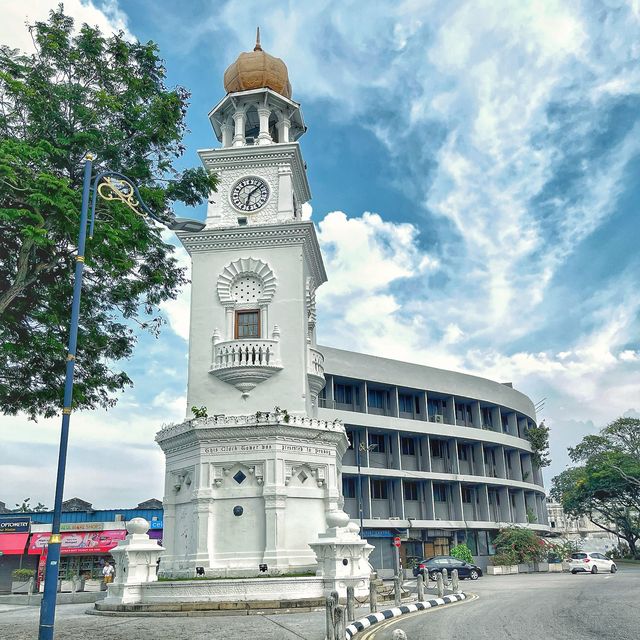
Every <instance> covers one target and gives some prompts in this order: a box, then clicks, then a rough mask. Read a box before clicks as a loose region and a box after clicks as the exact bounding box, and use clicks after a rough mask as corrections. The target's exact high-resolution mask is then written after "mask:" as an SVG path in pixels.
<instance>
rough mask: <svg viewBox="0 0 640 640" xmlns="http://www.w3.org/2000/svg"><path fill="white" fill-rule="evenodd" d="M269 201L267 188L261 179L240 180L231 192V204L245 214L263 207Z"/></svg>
mask: <svg viewBox="0 0 640 640" xmlns="http://www.w3.org/2000/svg"><path fill="white" fill-rule="evenodd" d="M268 199H269V187H268V186H267V183H266V182H265V181H264V180H262V179H261V178H242V179H241V180H238V182H236V184H235V185H234V187H233V189H232V190H231V204H233V206H234V207H235V208H236V209H239V210H240V211H244V212H245V213H253V212H254V211H257V210H258V209H261V208H262V207H264V205H265V204H267V200H268Z"/></svg>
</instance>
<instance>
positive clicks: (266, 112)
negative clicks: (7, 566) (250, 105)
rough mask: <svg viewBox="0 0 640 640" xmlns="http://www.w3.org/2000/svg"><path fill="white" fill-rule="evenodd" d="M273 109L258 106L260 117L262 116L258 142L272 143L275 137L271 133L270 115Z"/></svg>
mask: <svg viewBox="0 0 640 640" xmlns="http://www.w3.org/2000/svg"><path fill="white" fill-rule="evenodd" d="M270 116H271V109H269V107H258V117H259V118H260V133H259V134H258V144H271V143H272V142H273V139H272V138H271V134H270V133H269V117H270Z"/></svg>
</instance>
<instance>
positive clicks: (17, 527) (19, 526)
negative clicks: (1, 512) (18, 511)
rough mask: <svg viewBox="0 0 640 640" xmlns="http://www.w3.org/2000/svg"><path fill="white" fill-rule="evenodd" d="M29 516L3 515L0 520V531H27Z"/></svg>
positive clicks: (29, 523) (29, 521) (29, 522)
mask: <svg viewBox="0 0 640 640" xmlns="http://www.w3.org/2000/svg"><path fill="white" fill-rule="evenodd" d="M30 526H31V516H4V517H3V518H2V520H0V533H29V527H30Z"/></svg>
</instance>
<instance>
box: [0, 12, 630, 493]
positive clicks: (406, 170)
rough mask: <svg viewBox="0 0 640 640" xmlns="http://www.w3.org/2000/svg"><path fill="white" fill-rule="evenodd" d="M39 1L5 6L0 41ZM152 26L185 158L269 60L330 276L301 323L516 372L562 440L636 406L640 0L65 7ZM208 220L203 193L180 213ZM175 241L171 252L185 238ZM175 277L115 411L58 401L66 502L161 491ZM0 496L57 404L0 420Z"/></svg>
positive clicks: (182, 363) (180, 329)
mask: <svg viewBox="0 0 640 640" xmlns="http://www.w3.org/2000/svg"><path fill="white" fill-rule="evenodd" d="M55 4H57V2H51V3H49V2H44V1H36V0H25V1H24V2H21V3H13V2H11V3H9V2H7V1H6V0H5V1H4V2H1V3H0V10H2V13H3V16H4V17H5V18H6V19H5V20H4V21H3V22H4V24H3V26H2V27H0V35H1V40H2V42H6V43H10V44H12V45H14V46H23V47H28V46H29V42H28V39H27V38H26V37H25V34H24V30H23V28H22V24H23V23H24V20H25V17H27V16H28V17H29V18H30V19H34V18H36V19H39V18H41V17H42V15H43V13H44V12H45V11H46V8H47V6H53V5H55ZM65 5H66V8H67V11H68V12H69V13H71V14H72V15H74V16H76V17H78V19H79V20H81V21H82V20H86V21H89V22H91V23H92V24H99V25H100V26H101V27H103V29H105V30H106V29H113V28H123V29H125V30H126V31H127V32H128V33H129V34H131V37H137V38H139V39H140V40H143V41H146V40H149V39H151V40H154V41H156V42H157V43H158V45H159V47H160V50H161V53H162V55H163V57H164V58H165V60H166V65H167V69H168V73H169V82H170V83H171V84H181V85H183V86H186V87H187V88H189V89H190V90H191V91H192V100H191V107H190V110H189V116H188V122H189V128H190V130H191V132H190V134H189V135H188V136H187V138H186V144H187V149H188V150H187V153H186V155H185V158H184V160H183V162H184V165H185V166H194V165H197V163H198V158H197V155H196V150H197V149H199V148H206V147H209V146H215V145H216V141H215V139H214V137H213V134H212V131H211V129H210V127H209V123H208V121H207V118H206V114H207V112H208V111H209V109H210V108H211V107H212V106H213V105H214V104H215V103H216V102H218V100H219V99H220V98H221V97H222V96H223V87H222V75H223V72H224V70H225V68H226V67H227V66H228V64H230V63H231V62H232V61H233V60H234V59H235V57H236V56H237V55H238V53H239V52H240V51H246V50H250V49H251V48H252V45H253V42H254V37H255V27H256V26H257V25H260V27H261V32H262V44H263V46H264V48H265V50H267V51H268V52H269V53H272V54H273V55H276V56H279V57H281V58H282V59H283V60H285V62H286V63H287V65H288V68H289V76H290V79H291V83H292V85H293V97H294V99H296V100H297V101H299V102H300V103H301V104H302V108H303V112H304V116H305V120H306V123H307V126H308V127H309V131H308V133H307V134H306V135H305V136H304V137H303V138H302V140H301V144H302V150H303V154H304V157H305V159H306V161H307V164H308V167H309V181H310V184H311V189H312V193H313V200H312V202H311V205H312V207H313V216H312V219H313V220H314V222H315V223H316V224H317V225H318V232H319V237H320V240H321V244H322V247H323V251H324V255H325V261H326V263H327V270H328V273H329V278H330V279H329V283H327V284H326V285H324V286H323V287H322V288H321V289H320V290H319V292H318V297H319V326H318V331H319V340H320V342H321V343H323V344H329V345H332V346H337V347H345V348H353V349H356V350H361V351H365V352H369V353H375V354H379V355H384V356H387V357H392V358H398V359H402V360H412V361H416V362H421V363H425V364H430V365H434V366H441V367H446V368H453V369H457V370H462V371H469V372H472V373H477V374H480V375H485V376H487V377H491V378H493V379H496V380H499V381H512V382H513V383H514V385H515V386H516V387H517V388H519V389H520V390H522V391H523V392H525V393H526V394H527V395H529V396H530V397H531V398H532V399H533V400H534V402H537V401H538V400H541V399H543V398H546V400H545V406H544V410H543V411H542V414H541V417H542V418H544V419H545V420H546V421H547V424H549V425H550V426H551V429H552V431H551V442H552V454H553V459H554V462H553V465H552V467H551V468H550V469H549V470H547V473H546V477H547V482H549V480H550V478H551V477H552V475H554V474H556V473H558V472H559V471H561V470H562V469H563V468H564V466H565V464H566V463H567V461H568V460H567V458H566V447H567V446H568V445H570V444H573V443H575V442H576V441H577V440H578V439H579V438H580V437H581V436H583V435H585V434H586V433H590V432H593V431H595V430H596V429H597V428H599V427H601V426H603V425H604V424H606V423H607V422H608V421H610V420H613V419H615V418H616V417H617V416H619V415H622V414H625V413H626V414H628V415H633V416H638V415H640V414H638V411H639V410H640V398H639V394H638V390H639V388H640V344H639V339H638V329H639V328H640V327H639V325H640V322H639V310H640V298H639V296H638V284H639V280H640V277H639V273H640V270H639V267H640V259H639V257H638V251H637V242H638V237H639V233H638V228H639V224H640V223H639V219H638V205H639V200H640V189H639V188H638V182H637V176H638V175H639V170H640V135H639V134H640V115H639V114H640V110H639V108H638V107H639V106H640V65H639V64H638V63H639V58H640V44H638V43H639V42H640V4H639V3H638V1H637V0H628V1H627V2H623V1H614V0H600V1H599V2H587V1H583V2H578V1H573V2H567V1H558V2H554V1H551V0H548V1H542V0H539V1H533V0H531V1H529V0H513V1H507V0H503V1H500V0H487V1H481V0H477V1H467V2H454V1H451V2H447V3H442V2H435V1H421V0H405V1H401V2H394V3H391V2H364V1H360V2H356V1H350V0H342V1H341V2H330V1H319V0H316V1H315V2H313V3H311V2H277V1H271V2H269V1H265V0H261V1H260V0H242V1H239V0H232V1H229V2H213V1H205V0H198V1H191V2H183V3H175V2H169V1H164V0H154V1H153V2H152V1H151V0H136V1H133V0H131V1H127V0H110V1H109V2H100V1H99V0H94V1H93V2H92V3H91V2H82V1H81V0H73V1H70V2H66V3H65ZM180 213H182V214H187V215H192V216H196V217H203V216H204V210H198V211H195V212H194V211H186V210H185V211H182V212H180ZM183 257H184V256H183ZM187 305H188V291H185V292H184V293H183V294H182V295H181V296H180V298H179V300H178V301H176V302H175V303H172V304H171V305H167V307H166V314H167V318H168V320H169V326H168V327H167V328H166V330H165V332H164V333H163V335H162V336H161V338H160V339H159V340H155V339H153V338H151V337H149V336H141V337H140V343H139V348H138V351H137V353H136V355H135V357H134V358H133V359H132V361H131V362H129V363H127V365H126V368H127V371H128V372H129V373H130V375H131V376H132V378H133V379H134V381H135V388H134V389H132V390H130V391H127V392H126V393H125V394H124V395H123V396H122V397H121V400H120V402H119V405H118V407H117V408H116V409H115V410H114V411H112V412H110V413H109V415H108V416H107V415H106V414H104V413H102V412H94V413H91V414H80V415H75V416H74V418H73V422H72V425H73V426H72V436H71V442H72V446H71V451H70V462H69V481H68V485H67V491H66V494H67V496H71V495H81V496H82V497H84V498H86V499H88V500H90V501H93V502H94V504H95V505H96V506H110V505H116V506H126V505H131V504H135V503H136V502H137V501H138V500H142V499H145V498H147V497H150V496H152V495H154V496H157V497H161V495H162V457H161V454H160V452H159V450H158V449H157V447H156V446H155V444H154V443H153V436H154V434H155V432H156V430H157V428H158V426H159V425H160V424H161V423H163V422H169V421H173V420H179V419H180V418H181V417H182V416H183V415H184V410H185V399H184V395H185V386H186V346H187V345H186V342H185V339H184V338H185V335H186V327H187V322H188V306H187ZM3 423H4V425H6V426H4V427H3V432H5V433H6V434H8V435H7V437H5V438H3V444H2V447H3V449H4V450H5V451H4V452H0V453H6V455H0V467H2V469H1V475H2V478H3V481H2V490H1V492H0V500H5V501H6V502H7V503H9V504H13V503H14V502H18V500H20V499H21V498H23V497H25V496H27V495H30V496H32V498H33V499H34V500H41V501H42V502H45V503H46V504H48V505H50V504H51V503H52V500H53V487H52V485H50V484H48V483H44V482H43V478H52V479H53V472H54V468H55V456H56V442H57V435H58V433H57V432H58V422H57V420H54V421H41V422H39V423H38V424H37V425H34V424H29V423H27V422H26V421H25V420H24V419H22V418H20V417H17V418H10V419H9V418H4V419H3Z"/></svg>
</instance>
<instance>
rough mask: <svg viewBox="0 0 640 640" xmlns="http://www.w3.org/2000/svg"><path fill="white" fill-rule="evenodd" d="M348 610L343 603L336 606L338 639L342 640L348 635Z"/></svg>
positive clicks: (335, 627) (336, 632)
mask: <svg viewBox="0 0 640 640" xmlns="http://www.w3.org/2000/svg"><path fill="white" fill-rule="evenodd" d="M346 615H347V610H346V609H345V607H343V606H342V605H341V604H339V605H338V606H337V607H336V608H335V626H334V629H335V634H336V640H342V638H344V637H346V635H347V624H346Z"/></svg>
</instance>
